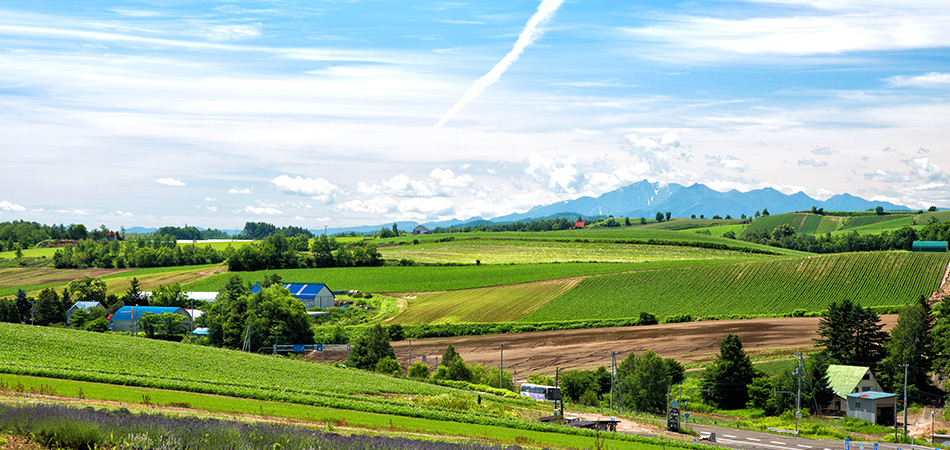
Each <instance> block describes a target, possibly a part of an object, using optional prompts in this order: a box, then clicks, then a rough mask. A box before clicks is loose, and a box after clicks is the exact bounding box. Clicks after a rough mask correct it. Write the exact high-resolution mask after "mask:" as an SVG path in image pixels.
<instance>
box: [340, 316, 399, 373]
mask: <svg viewBox="0 0 950 450" xmlns="http://www.w3.org/2000/svg"><path fill="white" fill-rule="evenodd" d="M387 356H388V357H390V358H394V359H395V358H396V352H394V351H393V347H392V345H390V343H389V333H388V332H386V329H385V328H383V327H382V326H380V325H379V324H376V325H373V326H372V327H370V329H369V330H367V331H366V333H364V334H363V335H362V336H359V337H358V338H357V339H356V342H354V343H353V346H352V348H351V350H350V355H349V356H348V357H347V358H346V362H347V364H348V365H350V366H353V367H356V368H358V369H363V370H374V369H375V368H376V364H377V363H378V362H379V360H381V359H383V358H385V357H387Z"/></svg>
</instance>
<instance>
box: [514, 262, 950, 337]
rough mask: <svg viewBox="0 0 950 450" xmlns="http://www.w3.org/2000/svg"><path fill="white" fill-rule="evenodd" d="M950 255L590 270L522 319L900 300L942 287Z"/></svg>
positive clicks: (815, 307)
mask: <svg viewBox="0 0 950 450" xmlns="http://www.w3.org/2000/svg"><path fill="white" fill-rule="evenodd" d="M948 262H950V254H946V253H930V254H923V253H910V252H873V253H842V254H832V255H822V256H811V257H806V258H785V259H777V260H773V261H759V262H746V263H737V264H726V265H719V266H704V267H692V268H676V269H665V270H652V271H644V272H636V273H630V274H620V275H605V276H598V277H590V278H587V279H585V280H584V281H582V282H581V283H580V284H578V285H577V287H575V288H574V289H572V290H571V291H569V292H568V293H567V294H565V295H563V296H561V297H558V298H557V299H555V300H553V301H551V302H549V303H547V304H545V305H544V306H542V307H541V308H539V309H538V310H537V311H535V312H534V313H532V314H529V315H528V316H526V317H525V318H524V319H522V320H524V321H531V322H542V321H557V320H582V319H593V318H620V317H635V316H637V315H638V314H639V313H640V312H650V313H652V314H656V315H657V316H658V317H661V318H662V317H665V316H669V315H674V314H691V315H693V316H694V317H695V316H709V315H714V316H715V315H728V314H785V313H790V312H792V311H794V310H796V309H804V310H807V311H820V310H822V309H824V308H825V307H826V306H827V305H828V304H829V303H830V302H831V301H834V300H840V299H843V298H850V299H853V300H856V301H858V302H860V303H861V304H862V305H865V306H880V305H902V304H905V303H908V302H910V301H913V300H915V299H917V297H918V296H920V295H927V296H929V295H930V294H931V293H932V292H933V291H934V290H936V289H937V287H938V286H939V285H940V282H941V279H942V277H943V274H944V272H945V270H946V268H947V263H948Z"/></svg>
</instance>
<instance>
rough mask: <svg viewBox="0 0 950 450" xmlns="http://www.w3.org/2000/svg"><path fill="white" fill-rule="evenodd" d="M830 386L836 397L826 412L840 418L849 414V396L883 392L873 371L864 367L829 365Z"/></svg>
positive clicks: (826, 408)
mask: <svg viewBox="0 0 950 450" xmlns="http://www.w3.org/2000/svg"><path fill="white" fill-rule="evenodd" d="M828 385H829V387H830V388H831V390H832V391H834V393H835V396H834V398H833V399H832V400H831V404H829V405H827V406H826V407H825V410H826V411H828V412H829V413H830V414H832V415H838V416H843V415H846V414H847V412H848V394H854V393H861V392H869V391H880V390H881V385H880V383H878V382H877V379H876V378H874V374H873V373H871V369H870V368H868V367H864V366H845V365H841V364H831V365H829V366H828Z"/></svg>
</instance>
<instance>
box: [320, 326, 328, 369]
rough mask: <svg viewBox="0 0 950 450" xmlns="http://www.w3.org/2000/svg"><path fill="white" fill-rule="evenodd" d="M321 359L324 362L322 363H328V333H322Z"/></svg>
mask: <svg viewBox="0 0 950 450" xmlns="http://www.w3.org/2000/svg"><path fill="white" fill-rule="evenodd" d="M320 358H321V359H322V361H320V362H327V332H326V331H321V332H320Z"/></svg>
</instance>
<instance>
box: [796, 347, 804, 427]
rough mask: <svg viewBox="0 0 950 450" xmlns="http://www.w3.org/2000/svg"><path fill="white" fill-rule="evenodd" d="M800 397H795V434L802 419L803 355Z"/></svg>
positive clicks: (799, 370)
mask: <svg viewBox="0 0 950 450" xmlns="http://www.w3.org/2000/svg"><path fill="white" fill-rule="evenodd" d="M796 372H797V373H798V396H796V397H795V432H796V433H798V420H799V419H800V418H801V417H802V373H803V372H804V361H803V360H802V353H799V354H798V369H797V370H796Z"/></svg>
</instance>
